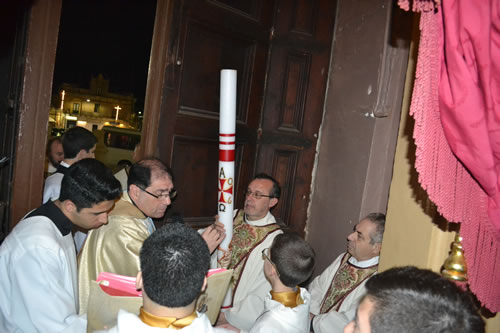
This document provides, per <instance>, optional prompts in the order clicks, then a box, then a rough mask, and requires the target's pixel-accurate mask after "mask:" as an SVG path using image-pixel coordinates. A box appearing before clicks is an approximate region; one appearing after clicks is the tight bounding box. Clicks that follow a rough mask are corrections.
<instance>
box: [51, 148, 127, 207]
mask: <svg viewBox="0 0 500 333" xmlns="http://www.w3.org/2000/svg"><path fill="white" fill-rule="evenodd" d="M121 194H122V191H121V186H120V182H119V181H118V180H117V179H116V178H115V177H114V176H113V173H112V172H111V170H110V169H108V168H107V167H106V166H105V165H104V164H103V163H102V162H99V161H97V160H95V159H93V158H84V159H83V160H80V161H78V162H76V163H74V164H73V165H71V166H70V167H69V168H68V170H67V171H66V174H65V175H64V177H63V179H62V182H61V193H60V195H59V200H60V201H65V200H70V201H71V202H73V203H74V204H75V206H76V208H77V210H78V211H80V209H82V208H90V207H92V206H93V205H96V204H98V203H100V202H103V201H108V200H116V199H118V198H119V197H120V196H121Z"/></svg>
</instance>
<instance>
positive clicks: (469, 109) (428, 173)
mask: <svg viewBox="0 0 500 333" xmlns="http://www.w3.org/2000/svg"><path fill="white" fill-rule="evenodd" d="M399 4H400V6H401V7H402V8H403V9H406V10H408V9H409V6H410V2H409V1H407V0H406V1H404V0H403V1H401V0H400V1H399ZM412 4H413V8H412V9H413V10H414V11H419V12H421V21H420V30H421V37H420V46H419V54H418V61H417V72H416V79H415V85H414V91H413V95H412V104H411V109H410V113H411V114H412V116H413V117H414V118H415V130H414V139H415V143H416V146H417V152H416V154H417V156H416V163H415V167H416V169H417V172H418V173H419V182H420V184H421V185H422V187H423V188H424V189H425V190H426V191H427V193H428V195H429V198H430V199H431V200H432V201H433V202H434V203H435V204H436V206H437V207H438V210H439V212H440V213H441V214H442V215H443V216H444V217H445V218H446V219H447V220H448V221H452V222H460V223H461V229H460V233H461V235H462V237H463V238H464V241H463V244H464V248H465V258H466V260H467V265H468V270H469V272H468V273H469V274H468V275H469V286H470V289H471V290H472V291H473V292H474V293H475V294H476V295H477V297H478V299H479V300H480V301H481V303H482V304H483V305H484V306H486V307H487V308H488V309H490V310H491V311H493V312H498V311H499V310H500V183H499V182H500V178H499V176H500V8H499V1H498V0H495V1H494V0H491V1H489V0H481V1H470V0H444V1H440V2H438V1H425V0H420V1H418V0H416V1H413V2H412Z"/></svg>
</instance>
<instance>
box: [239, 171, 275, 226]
mask: <svg viewBox="0 0 500 333" xmlns="http://www.w3.org/2000/svg"><path fill="white" fill-rule="evenodd" d="M272 188H273V182H272V181H270V180H269V179H254V180H253V181H252V182H251V183H250V184H249V185H248V189H247V195H246V197H245V206H244V211H245V214H246V217H247V219H248V220H250V221H255V220H260V219H261V218H264V216H266V214H267V212H268V211H269V209H271V207H273V206H274V205H276V204H277V203H278V199H276V198H269V197H260V198H256V197H255V195H256V194H257V195H259V194H262V195H266V196H269V194H270V193H271V190H272ZM248 193H251V194H248Z"/></svg>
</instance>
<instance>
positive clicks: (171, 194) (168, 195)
mask: <svg viewBox="0 0 500 333" xmlns="http://www.w3.org/2000/svg"><path fill="white" fill-rule="evenodd" d="M137 187H139V188H140V189H141V191H144V192H146V193H147V194H149V195H150V196H152V197H154V198H156V199H159V200H162V199H167V198H170V199H173V198H175V196H176V195H177V191H176V190H175V189H171V190H170V191H169V192H168V193H162V194H154V193H151V192H149V191H148V190H146V189H145V188H142V187H140V186H137Z"/></svg>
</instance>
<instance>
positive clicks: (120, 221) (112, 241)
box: [78, 192, 150, 313]
mask: <svg viewBox="0 0 500 333" xmlns="http://www.w3.org/2000/svg"><path fill="white" fill-rule="evenodd" d="M148 223H149V222H148V221H147V217H146V216H144V214H143V213H142V212H141V211H140V210H139V209H138V208H137V207H136V206H134V204H132V202H131V201H130V198H129V196H128V194H127V193H126V192H124V193H123V195H122V198H121V199H120V200H118V202H117V203H116V204H115V207H114V208H113V210H112V211H111V212H110V213H109V216H108V224H105V225H103V226H101V227H99V228H97V229H93V230H90V231H89V233H88V236H87V239H86V241H85V243H84V245H83V248H82V250H81V251H80V254H79V255H78V286H79V296H80V313H86V312H87V304H88V303H87V302H88V297H89V291H90V281H94V280H95V279H96V278H97V276H98V275H99V273H101V272H110V273H115V274H121V275H126V276H134V277H135V276H136V275H137V273H138V272H139V267H140V264H139V253H140V250H141V247H142V243H143V242H144V240H146V238H148V236H149V235H150V231H149V230H148Z"/></svg>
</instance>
